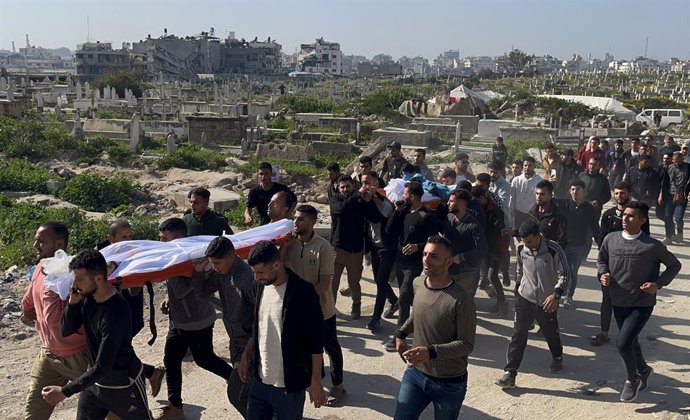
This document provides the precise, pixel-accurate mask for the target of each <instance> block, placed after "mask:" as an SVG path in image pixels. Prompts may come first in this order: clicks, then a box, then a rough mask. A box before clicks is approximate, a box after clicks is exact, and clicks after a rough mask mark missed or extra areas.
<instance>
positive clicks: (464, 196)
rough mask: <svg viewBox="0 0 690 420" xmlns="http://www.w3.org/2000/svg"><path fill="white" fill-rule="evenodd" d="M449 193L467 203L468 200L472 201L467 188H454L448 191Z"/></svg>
mask: <svg viewBox="0 0 690 420" xmlns="http://www.w3.org/2000/svg"><path fill="white" fill-rule="evenodd" d="M450 195H452V196H453V197H455V198H457V199H458V200H463V201H464V202H466V203H469V202H470V201H472V194H470V192H469V191H467V190H463V189H462V188H456V189H454V190H453V191H452V192H451V193H450Z"/></svg>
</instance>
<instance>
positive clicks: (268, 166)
mask: <svg viewBox="0 0 690 420" xmlns="http://www.w3.org/2000/svg"><path fill="white" fill-rule="evenodd" d="M257 169H258V170H259V171H260V170H262V169H268V170H269V171H271V172H273V165H271V164H270V163H268V162H261V163H259V166H258V168H257Z"/></svg>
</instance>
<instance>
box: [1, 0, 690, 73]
mask: <svg viewBox="0 0 690 420" xmlns="http://www.w3.org/2000/svg"><path fill="white" fill-rule="evenodd" d="M87 16H88V21H89V25H88V26H89V27H88V28H87ZM211 27H213V28H215V33H216V36H218V37H220V38H225V37H226V36H227V34H228V32H229V31H231V32H235V36H236V37H237V38H245V39H249V40H250V39H254V37H258V38H259V39H260V40H263V39H266V38H267V37H269V36H270V37H271V39H275V40H277V42H278V43H280V44H281V45H282V46H283V52H284V53H286V54H291V53H293V52H295V50H296V48H299V45H300V44H302V43H311V42H314V40H315V39H316V38H319V37H323V38H324V39H325V40H327V41H333V42H339V43H340V46H341V50H342V51H343V54H346V55H350V54H356V55H364V56H366V57H368V58H371V57H372V56H374V55H376V54H379V53H385V54H389V55H391V56H392V57H393V58H394V59H396V60H397V59H398V58H400V57H401V56H408V57H415V56H418V55H421V56H423V57H425V58H428V59H433V58H435V57H437V56H438V55H439V54H441V53H442V52H444V51H447V50H453V49H458V50H460V55H461V57H466V56H476V55H489V56H497V55H501V54H503V53H505V52H508V51H510V50H511V48H519V49H521V50H522V51H524V52H526V53H528V54H535V55H545V54H551V55H553V56H556V57H559V58H562V59H567V58H570V57H571V56H572V54H574V53H576V54H580V55H581V56H582V57H584V58H587V56H588V55H589V54H591V55H592V57H594V58H603V57H604V54H606V53H607V52H609V53H611V54H613V55H614V57H615V58H616V59H617V60H625V59H632V58H635V57H637V56H642V55H644V52H645V40H646V39H647V38H648V39H649V42H648V50H647V56H648V57H651V58H656V59H661V60H665V59H668V58H671V57H677V58H680V59H690V0H654V1H651V0H647V1H642V0H598V1H597V0H578V1H572V0H522V1H519V2H518V1H511V0H482V1H472V2H469V1H458V0H455V1H452V0H449V1H426V2H419V1H416V2H415V1H408V0H374V1H371V0H348V1H337V0H321V1H319V0H303V1H296V0H283V1H281V0H257V1H251V2H250V1H237V0H225V1H223V0H196V1H193V2H189V1H181V0H167V1H164V0H153V1H133V0H120V1H118V2H116V3H115V2H99V1H94V0H91V1H85V0H74V1H72V0H65V1H62V2H59V3H57V2H52V1H51V2H49V1H47V0H31V1H27V0H23V1H18V0H0V49H4V50H11V48H12V41H14V42H15V46H16V48H17V50H19V48H21V47H24V45H25V34H27V33H28V34H29V38H30V41H31V44H32V45H35V46H42V47H45V48H59V47H68V48H69V49H71V50H74V49H76V46H77V44H81V43H84V42H86V41H87V35H88V36H89V39H90V40H91V41H94V42H95V41H101V42H112V43H113V47H114V48H120V46H121V44H122V42H137V41H139V40H143V39H145V38H146V37H147V35H148V34H151V36H152V37H159V36H161V35H162V34H163V28H167V29H168V33H169V34H174V35H177V36H181V37H184V36H188V35H197V34H199V33H200V32H201V31H209V30H210V28H211Z"/></svg>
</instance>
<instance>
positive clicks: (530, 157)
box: [522, 156, 537, 164]
mask: <svg viewBox="0 0 690 420" xmlns="http://www.w3.org/2000/svg"><path fill="white" fill-rule="evenodd" d="M525 162H531V163H533V164H536V163H537V161H535V160H534V158H533V157H532V156H525V157H524V159H522V163H525Z"/></svg>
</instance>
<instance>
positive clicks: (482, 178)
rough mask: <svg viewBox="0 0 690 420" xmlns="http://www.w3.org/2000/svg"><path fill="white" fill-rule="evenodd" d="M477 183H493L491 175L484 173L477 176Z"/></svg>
mask: <svg viewBox="0 0 690 420" xmlns="http://www.w3.org/2000/svg"><path fill="white" fill-rule="evenodd" d="M477 181H479V182H487V183H491V175H489V174H487V173H484V172H482V173H480V174H477Z"/></svg>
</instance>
